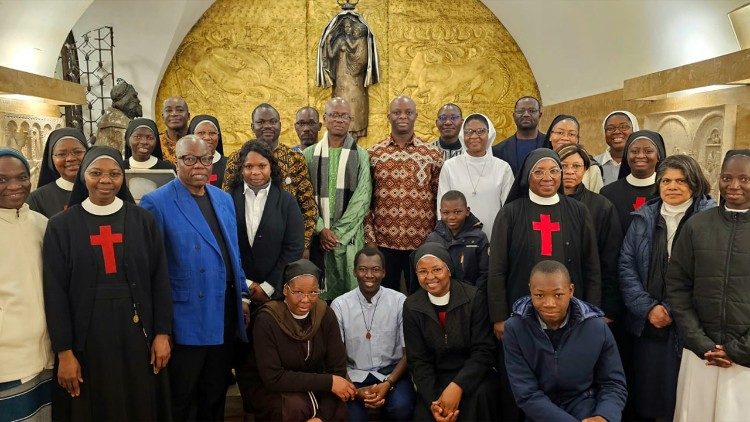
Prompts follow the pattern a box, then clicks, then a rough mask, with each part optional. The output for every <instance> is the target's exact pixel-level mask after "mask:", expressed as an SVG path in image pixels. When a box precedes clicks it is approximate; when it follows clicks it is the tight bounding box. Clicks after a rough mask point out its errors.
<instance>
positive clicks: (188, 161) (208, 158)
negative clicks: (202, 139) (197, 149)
mask: <svg viewBox="0 0 750 422" xmlns="http://www.w3.org/2000/svg"><path fill="white" fill-rule="evenodd" d="M177 159H178V160H182V162H183V163H185V165H186V166H188V167H192V166H194V165H195V163H197V162H198V161H200V162H201V164H203V165H204V166H210V165H211V164H213V162H214V156H213V155H204V156H203V157H196V156H194V155H183V156H182V157H177Z"/></svg>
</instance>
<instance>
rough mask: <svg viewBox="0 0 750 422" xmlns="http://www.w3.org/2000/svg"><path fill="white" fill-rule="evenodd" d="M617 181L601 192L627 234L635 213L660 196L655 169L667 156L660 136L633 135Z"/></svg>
mask: <svg viewBox="0 0 750 422" xmlns="http://www.w3.org/2000/svg"><path fill="white" fill-rule="evenodd" d="M623 154H624V155H623V160H622V163H621V164H620V172H619V174H618V180H617V181H616V182H613V183H611V184H609V185H607V186H605V187H603V188H602V190H601V191H600V192H599V193H601V194H602V196H604V197H605V198H607V199H609V200H610V202H612V205H614V206H615V209H616V210H617V215H618V216H619V217H620V226H621V227H622V232H623V233H627V232H628V228H629V227H630V222H631V221H632V220H633V216H632V214H631V213H632V212H633V211H638V209H640V208H641V207H642V206H644V205H646V202H648V201H649V200H650V199H653V198H655V197H657V196H658V192H657V189H656V188H657V186H656V168H657V167H658V166H659V163H661V161H662V160H664V158H666V156H667V150H666V147H665V145H664V138H662V137H661V135H660V134H658V133H657V132H652V131H650V130H639V131H637V132H633V133H632V134H631V135H630V137H628V141H627V143H626V144H625V151H624V153H623Z"/></svg>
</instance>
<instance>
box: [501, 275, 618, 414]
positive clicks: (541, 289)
mask: <svg viewBox="0 0 750 422" xmlns="http://www.w3.org/2000/svg"><path fill="white" fill-rule="evenodd" d="M530 278H531V279H530V281H529V290H530V291H531V297H529V296H526V297H523V298H521V299H519V300H518V301H516V303H515V304H514V305H513V313H512V315H511V317H510V319H508V320H507V322H506V323H505V336H504V337H503V347H504V349H505V365H506V367H507V371H508V378H509V379H510V385H511V387H512V389H513V395H514V396H515V398H516V403H517V404H518V406H519V407H520V408H521V410H523V412H524V413H525V414H526V416H527V417H528V418H529V419H530V420H533V421H583V422H605V421H607V422H617V421H620V420H621V418H622V409H623V408H624V407H625V399H626V398H627V389H626V386H625V374H624V372H623V370H622V363H621V362H620V355H619V353H618V351H617V346H616V345H615V341H614V338H613V337H612V333H611V332H610V331H609V328H607V324H606V323H605V322H604V313H603V312H602V311H601V310H599V309H597V308H596V307H594V306H592V305H589V304H588V303H586V302H584V301H582V300H579V299H577V298H574V297H573V288H574V287H573V284H572V283H571V281H570V275H569V274H568V270H567V269H566V268H565V266H564V265H563V264H561V263H559V262H557V261H541V262H539V263H538V264H536V266H534V268H533V269H532V271H531V277H530Z"/></svg>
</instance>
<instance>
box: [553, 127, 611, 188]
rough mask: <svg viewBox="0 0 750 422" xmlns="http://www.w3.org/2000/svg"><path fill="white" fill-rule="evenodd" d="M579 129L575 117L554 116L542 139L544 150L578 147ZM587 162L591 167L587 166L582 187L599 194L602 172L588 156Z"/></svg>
mask: <svg viewBox="0 0 750 422" xmlns="http://www.w3.org/2000/svg"><path fill="white" fill-rule="evenodd" d="M580 128H581V124H580V123H578V119H576V118H575V116H570V115H568V114H560V115H558V116H556V117H555V118H554V119H552V123H550V125H549V130H547V135H546V136H545V138H544V148H549V149H551V150H555V151H557V152H560V149H561V148H563V147H566V146H568V145H579V144H580V143H581V138H580ZM589 161H591V162H592V165H590V166H588V167H587V168H586V171H585V172H584V173H583V185H584V186H585V187H586V189H588V190H590V191H591V192H594V193H599V190H601V188H602V186H604V179H602V170H601V168H600V167H599V163H597V162H596V161H594V159H593V158H591V157H590V156H589Z"/></svg>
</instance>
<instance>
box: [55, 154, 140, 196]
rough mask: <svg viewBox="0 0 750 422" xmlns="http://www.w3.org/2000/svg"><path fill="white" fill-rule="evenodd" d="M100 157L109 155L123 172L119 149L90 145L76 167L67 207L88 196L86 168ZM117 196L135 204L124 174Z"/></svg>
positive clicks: (123, 165)
mask: <svg viewBox="0 0 750 422" xmlns="http://www.w3.org/2000/svg"><path fill="white" fill-rule="evenodd" d="M102 157H109V158H111V159H113V160H114V161H115V162H116V163H117V165H118V166H119V167H120V170H121V171H122V172H123V173H125V169H124V167H125V163H124V162H123V160H122V155H120V151H117V150H116V149H114V148H110V147H106V146H93V147H91V149H89V150H88V152H87V153H86V155H85V156H84V157H83V161H81V167H80V168H79V169H78V176H77V177H76V181H75V183H73V191H72V192H71V193H70V200H68V208H70V207H72V206H73V205H76V204H80V203H81V202H83V201H84V200H85V199H86V198H88V197H89V190H88V188H86V174H85V173H86V169H88V168H89V166H91V164H93V163H94V161H96V160H98V159H102ZM117 197H118V198H120V199H122V200H123V201H124V202H130V203H131V204H135V201H134V200H133V195H131V194H130V190H129V189H128V184H127V182H126V181H125V180H124V176H123V181H122V186H120V190H119V191H118V192H117Z"/></svg>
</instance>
